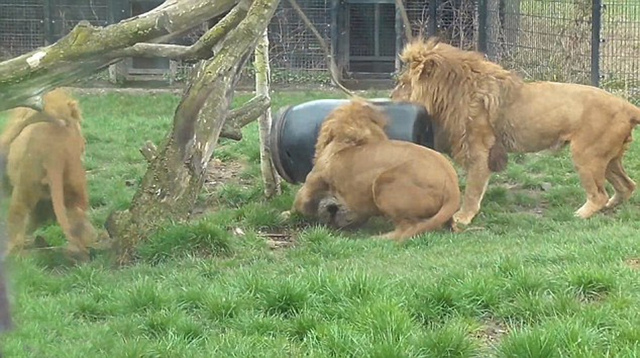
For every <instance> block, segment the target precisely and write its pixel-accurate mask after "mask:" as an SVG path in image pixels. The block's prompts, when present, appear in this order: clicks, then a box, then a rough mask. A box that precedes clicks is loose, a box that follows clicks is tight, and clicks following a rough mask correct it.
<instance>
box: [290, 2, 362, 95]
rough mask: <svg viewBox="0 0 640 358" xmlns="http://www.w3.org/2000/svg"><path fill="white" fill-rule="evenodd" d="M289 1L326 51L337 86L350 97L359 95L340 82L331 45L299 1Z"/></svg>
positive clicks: (330, 70) (328, 63)
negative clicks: (330, 48)
mask: <svg viewBox="0 0 640 358" xmlns="http://www.w3.org/2000/svg"><path fill="white" fill-rule="evenodd" d="M289 3H290V4H291V7H293V9H294V10H295V11H296V13H297V14H298V16H300V18H301V19H302V21H303V22H304V24H305V25H306V26H307V27H308V28H309V29H310V30H311V32H313V35H315V37H316V39H317V40H318V42H319V43H320V46H321V47H322V50H323V51H324V55H325V57H326V60H327V65H328V66H329V74H330V75H331V79H332V80H333V82H334V83H335V84H336V86H338V88H340V89H341V90H342V91H343V92H344V93H346V94H347V95H348V96H350V97H358V96H357V95H355V94H354V93H353V92H351V91H349V90H348V89H346V88H345V87H344V86H343V85H342V83H340V81H338V78H337V75H336V73H337V72H338V66H337V65H336V62H335V60H334V59H333V56H332V55H331V50H329V46H328V45H327V42H326V41H325V40H324V39H323V38H322V35H320V33H319V32H318V30H317V29H316V27H315V26H313V23H312V22H311V20H309V18H308V17H307V15H305V14H304V12H303V11H302V9H301V8H300V6H299V5H298V3H296V1H295V0H289Z"/></svg>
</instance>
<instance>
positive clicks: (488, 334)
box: [475, 319, 509, 347]
mask: <svg viewBox="0 0 640 358" xmlns="http://www.w3.org/2000/svg"><path fill="white" fill-rule="evenodd" d="M508 333H509V330H508V328H507V326H506V325H505V324H504V323H502V322H498V321H495V320H492V319H488V320H486V321H485V322H484V325H483V326H482V327H481V328H480V329H479V330H478V331H476V332H475V337H476V338H477V339H479V340H480V341H481V342H482V343H483V344H485V345H487V346H489V347H495V346H497V345H498V344H499V343H500V340H501V339H502V337H504V336H505V335H506V334H508Z"/></svg>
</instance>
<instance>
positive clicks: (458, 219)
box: [453, 211, 474, 229]
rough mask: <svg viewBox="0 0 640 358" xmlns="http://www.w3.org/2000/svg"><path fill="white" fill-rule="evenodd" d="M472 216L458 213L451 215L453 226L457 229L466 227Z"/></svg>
mask: <svg viewBox="0 0 640 358" xmlns="http://www.w3.org/2000/svg"><path fill="white" fill-rule="evenodd" d="M473 217H474V214H472V213H466V212H462V211H458V212H457V213H455V214H453V226H454V227H456V229H459V228H460V226H467V225H469V224H470V223H471V220H473Z"/></svg>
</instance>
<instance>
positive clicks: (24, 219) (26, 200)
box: [2, 91, 97, 259]
mask: <svg viewBox="0 0 640 358" xmlns="http://www.w3.org/2000/svg"><path fill="white" fill-rule="evenodd" d="M44 101H45V105H44V108H45V109H44V113H41V112H37V111H34V110H31V109H26V108H19V109H16V110H14V111H13V113H12V118H11V119H10V122H9V124H8V126H7V129H6V130H5V131H4V133H3V135H2V138H3V139H4V140H5V142H4V144H5V145H7V144H8V147H7V148H5V149H8V156H7V174H8V179H9V182H10V184H11V187H12V189H11V203H10V206H9V220H8V227H9V230H8V231H9V240H10V242H9V250H8V251H9V252H11V251H20V250H22V248H23V247H24V245H25V236H26V235H30V234H31V233H32V232H33V231H34V230H35V229H36V228H37V227H38V226H40V225H41V224H42V223H43V222H44V221H45V220H46V219H48V218H50V217H52V216H53V215H52V211H53V213H55V217H56V219H57V221H58V223H59V224H60V227H61V228H62V230H63V232H64V234H65V236H66V237H67V239H68V242H69V244H68V250H69V251H70V252H71V253H72V254H73V255H74V256H75V258H80V259H87V258H88V252H89V251H88V247H89V245H90V244H91V243H93V242H94V241H95V239H96V237H97V233H96V231H95V229H94V228H93V226H92V225H91V223H90V222H89V220H88V218H87V215H86V211H87V210H88V209H89V198H88V193H87V180H86V173H85V170H84V167H83V164H82V155H83V154H84V148H85V141H84V137H83V136H82V132H81V127H80V123H81V121H82V116H81V113H80V109H79V106H78V104H77V102H76V101H75V100H73V99H72V98H71V97H70V96H69V95H68V94H67V93H66V92H64V91H52V92H49V94H48V95H45V97H44ZM53 116H55V117H53ZM51 118H55V119H58V120H59V121H57V122H56V121H52V120H51ZM60 121H63V122H64V123H65V124H61V122H60ZM25 123H27V124H25ZM16 128H19V130H17V129H16ZM12 137H13V138H12Z"/></svg>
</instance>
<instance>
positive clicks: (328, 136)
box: [291, 100, 460, 241]
mask: <svg viewBox="0 0 640 358" xmlns="http://www.w3.org/2000/svg"><path fill="white" fill-rule="evenodd" d="M387 121H388V119H387V117H386V115H385V114H384V112H383V111H382V110H381V109H380V108H378V107H377V106H375V105H373V104H371V103H368V102H366V101H364V100H354V101H351V102H350V103H348V104H345V105H343V106H340V107H338V108H336V109H335V110H334V111H333V112H331V113H330V114H329V116H328V118H327V119H326V120H325V121H324V123H323V124H322V126H321V127H320V134H319V136H318V140H317V143H316V152H315V158H314V167H313V169H312V170H311V172H310V173H309V174H308V175H307V178H306V181H305V183H304V184H303V186H302V187H301V188H300V190H299V191H298V192H297V194H296V198H295V200H294V203H293V208H292V210H291V211H292V212H299V213H301V214H303V215H305V216H316V215H318V208H319V204H320V203H321V201H322V200H326V198H327V197H334V198H335V201H336V202H338V203H340V205H339V206H340V209H342V206H344V211H345V212H346V213H348V214H349V220H348V223H349V224H351V223H359V222H364V221H366V220H368V219H369V218H370V217H373V216H383V217H386V218H388V219H390V220H391V221H392V222H393V223H394V224H395V230H394V231H392V232H389V233H387V234H385V235H382V236H381V237H383V238H388V239H393V240H398V241H402V240H406V239H408V238H411V237H413V236H416V235H419V234H422V233H424V232H427V231H432V230H437V229H440V228H442V227H443V226H445V225H452V220H451V218H452V216H453V214H454V213H455V212H456V211H457V210H458V209H459V207H460V189H459V188H458V176H457V173H456V171H455V169H454V168H453V166H452V165H451V163H450V162H449V161H448V160H447V159H446V158H445V157H444V156H443V155H442V154H440V153H438V152H436V151H434V150H431V149H429V148H426V147H423V146H419V145H417V144H414V143H410V142H404V141H397V140H390V139H389V138H388V137H387V135H386V133H385V131H384V127H385V126H386V124H387ZM346 213H342V214H341V215H347V214H346ZM452 229H454V230H455V228H453V227H452Z"/></svg>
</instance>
